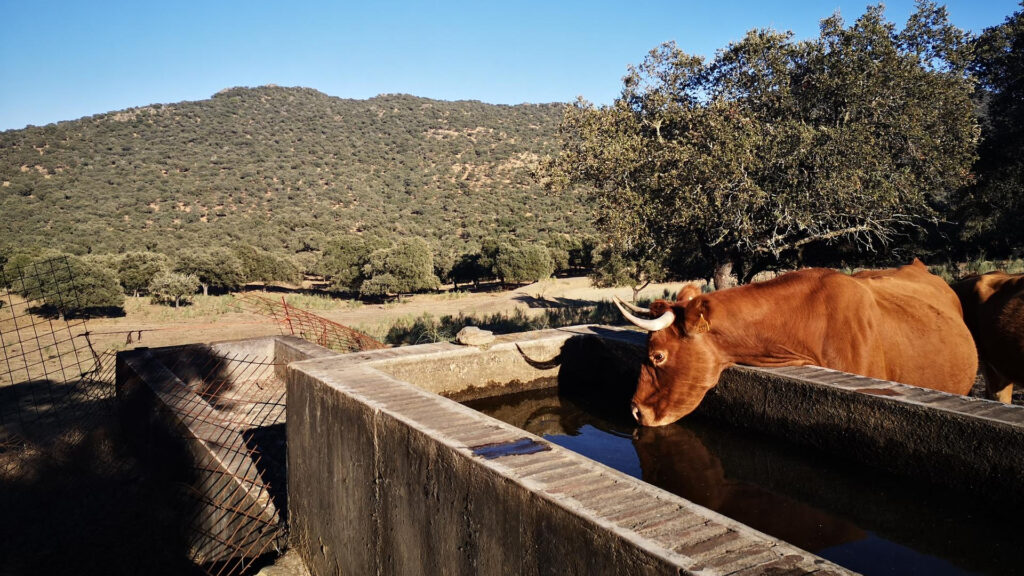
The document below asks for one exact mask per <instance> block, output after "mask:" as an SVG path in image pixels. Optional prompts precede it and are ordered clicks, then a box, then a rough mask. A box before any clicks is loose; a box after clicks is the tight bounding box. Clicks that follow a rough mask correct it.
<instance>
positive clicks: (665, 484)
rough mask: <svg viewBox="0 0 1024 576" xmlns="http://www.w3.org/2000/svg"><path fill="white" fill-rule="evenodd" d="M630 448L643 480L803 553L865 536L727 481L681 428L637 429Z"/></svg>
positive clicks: (748, 486)
mask: <svg viewBox="0 0 1024 576" xmlns="http://www.w3.org/2000/svg"><path fill="white" fill-rule="evenodd" d="M633 447H634V448H635V449H636V453H637V456H638V457H639V459H640V468H641V470H642V476H643V479H644V481H645V482H647V483H649V484H653V485H655V486H658V487H660V488H663V489H665V490H668V491H669V492H672V493H674V494H678V495H680V496H682V497H684V498H686V499H687V500H690V501H691V502H695V503H697V504H700V505H701V506H704V507H706V508H710V509H712V510H714V511H716V512H718V513H720V514H723V515H725V516H728V517H730V518H733V519H735V520H738V521H740V522H742V523H744V524H747V525H748V526H751V527H753V528H756V529H758V530H760V531H762V532H765V533H767V534H770V535H772V536H774V537H776V538H780V539H782V540H785V541H787V542H789V543H791V544H795V545H797V546H799V547H801V548H803V549H805V550H808V551H811V552H816V551H818V550H823V549H825V548H829V547H832V546H836V545H838V544H844V543H846V542H852V541H854V540H860V539H862V538H865V537H866V536H867V534H866V533H865V532H864V531H863V530H861V529H860V528H858V527H857V526H855V525H853V524H852V523H850V522H848V521H846V520H843V519H842V518H839V517H836V516H834V515H832V514H829V513H827V512H824V511H822V510H819V509H818V508H814V507H812V506H809V505H807V504H804V503H802V502H798V501H796V500H794V499H792V498H789V497H787V496H784V495H781V494H778V493H775V492H772V491H770V490H766V489H764V488H762V487H759V486H755V485H753V484H750V483H748V482H744V481H741V480H735V479H732V478H730V477H728V476H727V475H726V472H725V468H724V467H723V465H722V461H721V460H720V459H719V458H718V457H717V456H715V455H714V454H713V453H712V452H711V451H710V450H708V448H707V447H706V446H705V444H704V442H703V441H702V440H701V437H700V436H699V435H698V433H697V432H694V431H693V430H691V429H689V428H686V427H684V426H682V425H670V426H664V427H659V428H638V429H637V430H636V432H635V433H634V437H633ZM765 472H766V473H770V471H769V470H765Z"/></svg>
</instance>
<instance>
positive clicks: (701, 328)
mask: <svg viewBox="0 0 1024 576" xmlns="http://www.w3.org/2000/svg"><path fill="white" fill-rule="evenodd" d="M710 331H711V322H708V321H707V320H705V319H704V315H703V314H701V315H700V319H699V320H697V325H696V326H695V327H694V332H696V333H697V334H703V333H705V332H710Z"/></svg>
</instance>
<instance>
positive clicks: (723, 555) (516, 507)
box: [119, 326, 1024, 575]
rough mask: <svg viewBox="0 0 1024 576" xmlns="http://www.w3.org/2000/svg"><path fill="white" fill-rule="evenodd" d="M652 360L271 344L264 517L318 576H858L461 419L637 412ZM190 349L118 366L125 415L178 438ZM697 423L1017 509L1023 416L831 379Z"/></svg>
mask: <svg viewBox="0 0 1024 576" xmlns="http://www.w3.org/2000/svg"><path fill="white" fill-rule="evenodd" d="M644 342H645V335H644V334H640V333H637V332H634V331H630V330H621V329H616V328H608V327H594V326H581V327H571V328H564V329H554V330H542V331H535V332H526V333H520V334H511V335H505V336H499V337H498V338H497V339H496V340H495V341H494V342H493V343H491V344H489V345H486V346H484V347H473V346H460V345H457V344H450V343H440V344H426V345H420V346H409V347H402V348H391V349H384V350H376V351H371V352H360V353H353V354H346V355H340V354H336V353H334V352H331V351H328V350H325V349H322V348H319V347H317V346H314V345H311V344H307V343H303V342H299V341H297V340H296V339H294V338H284V337H281V338H269V339H261V341H260V343H258V345H259V346H264V347H265V348H264V349H265V350H266V351H267V352H266V354H267V355H269V356H270V357H271V358H273V365H274V372H275V374H276V378H278V379H279V380H280V381H281V382H283V383H284V384H285V385H286V387H287V403H286V409H285V410H286V412H285V414H284V416H286V418H285V417H282V418H281V421H282V422H283V421H284V420H286V421H287V499H279V500H274V499H273V498H272V499H271V500H272V501H273V502H281V503H285V504H283V505H281V506H279V507H278V508H283V507H284V506H286V507H287V518H288V534H289V535H288V541H289V544H290V545H291V546H292V547H294V548H296V549H297V550H298V551H299V553H300V554H301V556H302V558H303V560H304V562H305V564H306V566H307V567H308V568H309V570H310V572H311V573H312V574H316V575H321V574H335V573H348V574H371V573H381V574H455V573H474V574H519V573H557V574H667V573H672V574H809V573H815V574H845V573H849V571H848V570H847V569H845V568H843V567H841V566H838V565H836V564H833V563H832V562H829V561H828V560H825V559H823V558H821V557H819V556H816V555H815V554H812V553H810V552H807V551H806V550H803V549H800V548H798V547H796V546H794V545H791V544H789V543H787V542H784V541H781V540H779V539H777V538H775V537H772V536H768V535H766V534H763V533H761V532H759V531H757V530H755V529H753V528H750V527H748V526H746V525H744V524H742V523H740V522H738V521H735V520H732V519H730V518H727V517H725V516H723V515H721V514H718V513H716V512H713V511H711V510H709V509H707V508H704V507H702V506H699V505H697V504H694V503H693V502H691V501H689V500H686V499H684V498H682V497H679V496H676V495H674V494H672V493H670V492H667V491H665V490H662V489H660V488H657V487H655V486H652V485H650V484H647V483H645V482H643V481H642V480H639V479H637V478H634V477H632V476H629V475H627V474H624V473H622V472H619V471H616V470H614V469H612V468H609V467H607V466H605V465H603V464H600V463H597V462H595V461H593V460H590V459H588V458H586V457H584V456H581V455H579V454H577V453H575V452H572V451H569V450H567V449H564V448H562V447H560V446H558V445H556V444H554V443H552V442H549V441H548V440H545V439H544V438H542V437H539V436H536V435H534V434H531V433H529V432H526V431H524V430H522V429H520V428H517V427H515V426H512V425H510V424H506V423H504V422H501V421H498V420H495V419H493V418H490V417H488V416H485V415H484V414H481V413H480V412H477V411H475V410H473V409H471V408H469V407H467V406H465V405H463V404H460V403H459V401H467V400H472V399H479V398H483V397H489V396H497V395H502V394H507V393H510V392H519V391H523V390H531V389H540V388H545V387H554V386H557V387H559V390H560V391H565V392H566V393H572V394H583V395H590V396H596V397H603V398H611V399H613V400H614V401H618V399H622V401H625V399H627V398H628V396H629V393H630V390H628V383H630V382H633V381H635V374H636V370H637V369H638V366H639V361H640V358H641V357H642V356H643V353H644ZM231 345H232V343H222V344H220V345H219V346H221V347H224V346H229V347H230V346H231ZM246 345H257V344H254V341H248V344H246ZM181 350H182V349H180V348H179V349H162V350H159V351H153V350H151V351H142V352H139V353H138V354H137V355H136V356H132V357H131V358H127V357H126V358H123V359H119V384H120V385H121V386H122V387H123V388H124V390H125V396H126V398H133V397H135V398H137V397H140V396H139V392H138V391H139V390H140V389H146V390H149V391H152V392H147V393H144V394H142V395H141V397H148V398H151V399H156V400H158V402H156V405H159V406H164V407H161V408H159V409H158V411H159V412H161V413H162V414H164V415H165V418H164V419H163V420H162V421H168V420H170V421H175V420H177V421H180V420H181V419H180V418H178V417H176V416H174V415H175V414H176V413H177V412H178V411H180V408H175V406H176V405H178V403H180V402H181V400H180V398H179V399H177V400H176V399H175V398H176V396H174V395H173V394H171V395H169V394H168V392H167V390H168V388H167V386H168V383H170V384H171V385H173V387H176V388H175V389H179V390H180V389H182V387H185V388H188V378H184V377H180V376H173V378H172V376H170V375H168V374H167V373H165V372H164V371H163V369H161V368H160V367H161V366H162V365H164V364H167V363H175V362H172V361H171V360H169V358H171V357H173V356H174V355H175V354H179V353H180V351H181ZM132 354H136V353H132ZM178 364H180V363H178ZM179 372H181V371H180V370H179ZM122 373H123V382H122ZM175 380H177V382H175ZM624 383H626V384H624ZM133 391H134V392H133ZM151 405H152V404H151ZM126 406H132V404H131V403H130V402H129V403H127V404H126ZM700 412H701V414H702V415H703V416H702V417H707V418H712V419H718V420H722V421H725V422H728V423H731V424H734V425H737V426H741V427H744V428H748V429H755V430H758V431H760V432H761V433H765V434H771V435H774V436H777V437H780V438H782V439H785V440H787V441H789V442H792V443H794V444H797V445H799V446H809V447H813V448H814V449H816V450H821V451H823V452H826V453H832V454H839V455H842V457H843V458H846V459H849V460H851V461H853V462H855V463H857V464H858V465H862V466H865V467H874V468H879V469H884V470H887V471H890V472H892V473H895V474H899V475H906V476H907V477H911V478H915V479H921V478H927V479H929V480H928V481H929V482H938V483H940V484H942V485H944V486H946V487H948V488H950V489H956V490H968V491H970V492H971V493H973V494H978V495H981V496H982V497H984V498H990V499H998V500H999V501H1000V502H1003V503H1004V504H1005V505H1006V506H1007V507H1009V508H1011V509H1015V510H1020V509H1021V507H1022V504H1024V490H1021V488H1022V485H1021V484H1022V480H1021V479H1022V478H1024V407H1020V406H1002V405H998V404H995V403H992V402H988V401H984V400H978V399H973V398H963V397H956V396H950V395H948V394H943V393H939V392H931V391H925V390H920V389H914V388H909V387H906V386H902V385H898V384H893V383H890V382H882V381H877V380H871V379H866V378H861V377H855V376H850V375H846V374H842V373H838V372H835V371H830V370H824V369H820V368H793V369H755V368H732V369H730V370H728V371H727V372H726V373H725V374H724V376H723V378H722V381H721V383H720V384H719V386H718V387H717V388H716V389H715V390H714V391H713V392H712V393H711V394H709V396H708V398H707V399H706V400H705V402H704V404H703V405H702V406H701V408H700ZM194 436H197V437H198V435H194ZM240 441H241V440H240ZM190 446H191V447H190V450H192V451H198V452H204V451H205V452H206V453H216V450H217V447H215V446H212V445H209V443H205V444H204V442H202V441H200V440H194V441H193V442H192V443H191V445H190ZM212 460H216V461H220V462H224V463H226V465H228V466H230V465H231V459H230V458H222V457H221V458H212ZM261 473H262V471H261ZM230 476H231V477H232V478H237V477H238V476H239V474H237V471H236V472H235V473H232V474H230ZM243 476H244V474H243ZM915 481H916V480H915ZM240 483H242V484H245V481H244V478H243V481H242V482H240ZM250 484H252V485H255V484H257V483H256V482H250ZM824 489H827V488H824ZM251 498H254V499H258V498H259V496H258V495H256V496H252V497H251ZM273 502H272V503H273ZM278 508H273V509H272V512H273V513H274V514H279V515H280V514H282V513H283V510H280V509H278ZM269 537H273V538H278V537H280V534H273V535H271V536H269Z"/></svg>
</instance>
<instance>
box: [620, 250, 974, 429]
mask: <svg viewBox="0 0 1024 576" xmlns="http://www.w3.org/2000/svg"><path fill="white" fill-rule="evenodd" d="M616 305H617V306H618V307H619V310H620V311H621V312H622V313H623V315H624V316H625V317H626V318H627V319H629V320H630V321H631V322H633V323H634V324H635V325H637V326H639V327H641V328H644V329H646V330H648V331H649V335H648V340H647V352H648V356H647V359H646V361H645V362H644V364H643V365H642V366H641V369H640V378H639V380H638V382H637V388H636V393H635V394H634V395H633V404H632V410H633V416H634V417H635V418H636V420H637V422H639V423H640V424H641V425H644V426H662V425H665V424H670V423H672V422H675V421H676V420H678V419H679V418H682V417H683V416H685V415H687V414H689V413H690V412H692V411H693V410H694V409H695V408H696V407H697V405H698V404H700V402H701V400H702V399H703V398H704V395H705V394H706V393H707V392H708V390H710V389H711V388H713V387H714V386H715V385H716V384H717V383H718V378H719V376H720V375H721V373H722V371H723V370H725V368H726V367H728V366H730V365H732V364H745V365H748V366H804V365H816V366H823V367H826V368H832V369H835V370H841V371H843V372H850V373H853V374H860V375H863V376H868V377H872V378H879V379H883V380H891V381H894V382H901V383H903V384H910V385H913V386H921V387H925V388H933V389H936V390H942V391H945V392H952V393H955V394H966V393H967V392H968V391H970V389H971V386H972V384H973V383H974V379H975V376H976V374H977V369H978V357H977V353H976V352H975V348H974V343H973V341H972V339H971V334H970V332H969V331H968V330H967V326H966V325H965V324H964V320H963V313H962V310H961V307H960V302H959V300H958V299H957V296H956V294H955V293H954V292H953V290H952V289H951V288H950V287H949V286H948V285H947V284H946V283H945V282H944V281H943V280H942V279H941V278H939V277H938V276H935V275H933V274H931V273H929V272H928V270H927V269H926V268H925V266H924V264H922V263H921V262H920V261H919V260H914V262H913V263H912V264H910V265H907V266H902V267H900V268H896V269H888V270H868V271H864V272H859V273H857V274H854V275H852V276H848V275H846V274H841V273H839V272H835V271H833V270H826V269H807V270H799V271H796V272H790V273H789V274H785V275H782V276H779V277H778V278H775V279H774V280H770V281H767V282H762V283H757V284H749V285H746V286H740V287H737V288H732V289H729V290H723V291H720V292H714V293H711V294H701V293H700V290H699V289H698V288H697V287H696V286H695V285H692V284H691V285H687V286H685V287H683V289H682V290H681V291H680V292H679V295H678V297H677V299H676V300H675V301H674V302H672V301H667V300H657V301H655V302H653V303H652V304H651V307H650V309H649V310H644V309H638V308H632V311H633V312H638V313H640V312H646V313H648V314H649V315H650V316H651V317H650V318H641V317H638V316H636V315H634V314H632V313H631V312H630V311H629V310H627V307H625V306H624V305H623V304H622V303H620V302H618V301H616Z"/></svg>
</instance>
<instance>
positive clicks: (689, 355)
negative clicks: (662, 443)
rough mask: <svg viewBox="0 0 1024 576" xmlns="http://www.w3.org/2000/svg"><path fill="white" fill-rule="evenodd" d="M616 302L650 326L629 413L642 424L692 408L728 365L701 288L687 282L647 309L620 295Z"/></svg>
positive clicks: (664, 421)
mask: <svg viewBox="0 0 1024 576" xmlns="http://www.w3.org/2000/svg"><path fill="white" fill-rule="evenodd" d="M615 305H616V306H618V307H619V311H620V312H622V314H623V316H625V317H626V319H627V320H629V321H630V322H632V323H633V324H635V325H637V326H639V327H640V328H643V329H645V330H647V331H648V332H649V334H648V336H647V359H646V360H645V361H644V363H643V365H642V366H641V368H640V379H639V381H638V382H637V386H636V393H635V394H634V395H633V406H632V410H633V417H634V418H636V421H637V422H638V423H640V424H641V425H642V426H664V425H665V424H671V423H672V422H675V421H676V420H678V419H680V418H682V417H683V416H686V415H687V414H689V413H690V412H693V410H694V408H696V407H697V405H698V404H700V401H701V400H703V399H704V395H705V394H707V391H708V390H710V389H711V388H713V387H714V386H715V384H717V383H718V377H719V376H720V375H721V374H722V370H724V369H725V367H726V366H727V365H728V362H726V361H725V360H724V358H723V356H722V354H721V353H720V352H719V351H718V348H717V347H716V346H715V345H714V342H713V340H714V338H713V336H712V334H711V331H712V326H713V325H714V319H713V318H712V310H711V306H710V305H709V302H708V301H707V300H706V299H705V298H703V297H701V296H700V289H699V288H697V287H696V286H694V285H692V284H690V285H687V286H685V287H684V288H683V289H682V291H680V293H679V296H678V298H677V300H676V301H675V302H672V301H668V300H656V301H654V302H653V303H652V304H651V307H650V309H644V308H637V307H634V306H629V305H626V304H624V303H622V302H621V301H619V300H618V299H616V301H615ZM630 311H632V312H636V313H638V314H643V315H646V316H650V318H642V317H639V316H636V315H634V314H632V313H630Z"/></svg>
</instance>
